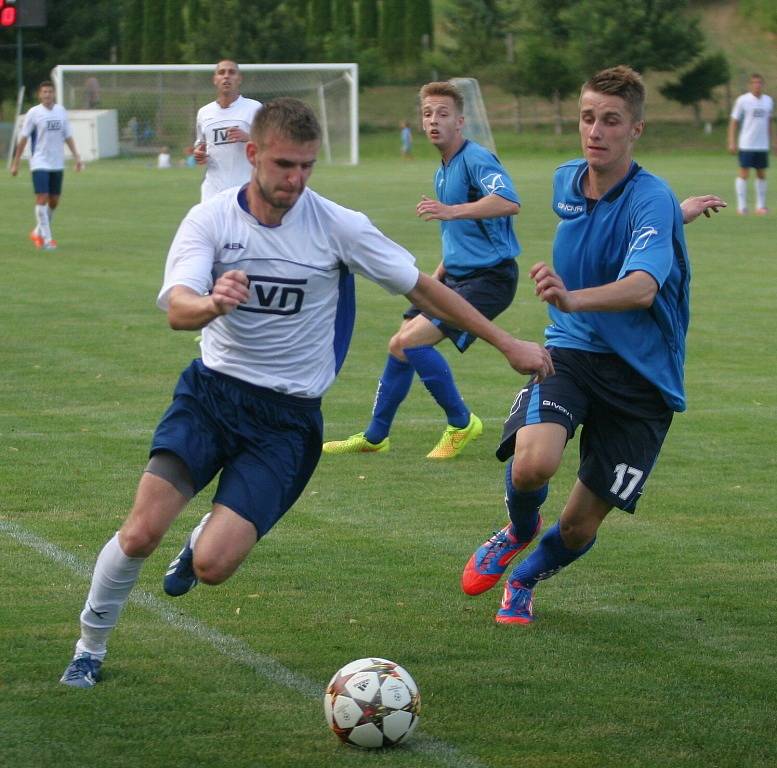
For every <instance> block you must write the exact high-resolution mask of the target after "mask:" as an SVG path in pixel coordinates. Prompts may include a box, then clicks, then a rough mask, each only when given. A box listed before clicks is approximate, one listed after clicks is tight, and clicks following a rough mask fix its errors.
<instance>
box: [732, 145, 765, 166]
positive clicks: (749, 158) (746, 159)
mask: <svg viewBox="0 0 777 768" xmlns="http://www.w3.org/2000/svg"><path fill="white" fill-rule="evenodd" d="M739 167H740V168H755V169H756V170H761V169H762V168H768V167H769V153H768V152H766V151H763V152H758V151H756V150H753V149H740V150H739Z"/></svg>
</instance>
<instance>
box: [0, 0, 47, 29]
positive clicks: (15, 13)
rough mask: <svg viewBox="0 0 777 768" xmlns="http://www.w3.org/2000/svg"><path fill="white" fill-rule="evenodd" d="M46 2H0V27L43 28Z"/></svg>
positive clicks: (15, 0)
mask: <svg viewBox="0 0 777 768" xmlns="http://www.w3.org/2000/svg"><path fill="white" fill-rule="evenodd" d="M45 26H46V0H0V27H2V28H6V27H18V28H25V27H45Z"/></svg>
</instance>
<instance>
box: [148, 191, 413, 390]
mask: <svg viewBox="0 0 777 768" xmlns="http://www.w3.org/2000/svg"><path fill="white" fill-rule="evenodd" d="M232 269H240V270H242V271H244V272H245V273H246V274H247V275H248V279H249V281H250V299H249V300H248V302H247V303H246V304H244V305H240V306H239V307H237V308H236V309H235V310H234V311H232V312H230V313H228V314H226V315H221V316H220V317H217V318H215V319H214V320H212V321H211V322H210V323H209V324H208V325H206V326H205V327H204V328H203V330H202V343H201V351H202V360H203V362H204V363H205V365H206V366H208V368H212V369H214V370H216V371H220V372H221V373H225V374H227V375H229V376H234V377H235V378H238V379H242V380H243V381H247V382H250V383H251V384H255V385H258V386H262V387H267V388H269V389H273V390H276V391H278V392H283V393H285V394H289V395H296V396H299V397H320V396H321V395H323V393H324V392H325V391H326V390H327V389H328V388H329V386H330V385H331V384H332V382H333V381H334V378H335V375H336V373H337V371H338V370H339V368H340V365H342V361H343V359H344V357H345V353H346V351H347V347H348V342H349V341H350V337H351V332H352V330H353V321H354V311H355V300H354V289H353V277H352V275H353V274H360V275H363V276H364V277H367V278H368V279H370V280H372V281H374V282H376V283H378V284H379V285H380V286H382V287H383V288H385V289H386V290H387V291H389V292H390V293H394V294H399V293H402V294H406V293H408V292H409V291H410V290H412V288H413V287H414V286H415V284H416V283H417V282H418V275H419V271H418V268H417V267H416V266H415V259H414V258H413V256H412V255H411V254H410V253H408V251H406V250H405V249H404V248H403V247H402V246H400V245H398V244H397V243H395V242H393V241H392V240H390V239H389V238H388V237H386V236H385V235H384V234H383V233H382V232H381V231H380V230H378V229H377V228H376V227H375V226H374V225H373V224H372V223H371V222H370V220H369V219H368V218H367V217H366V216H365V215H364V214H363V213H359V212H357V211H352V210H350V209H348V208H343V207H342V206H340V205H337V204H336V203H333V202H332V201H331V200H327V199H326V198H324V197H321V195H319V194H317V193H316V192H313V190H311V189H305V191H304V192H303V194H302V195H301V196H300V198H299V200H298V201H297V202H296V203H295V204H294V206H293V207H292V208H291V209H290V210H289V211H287V213H286V214H285V215H284V217H283V219H282V221H281V223H280V224H279V225H278V226H276V227H268V226H264V225H263V224H261V223H260V222H259V221H257V219H256V218H255V217H254V216H252V215H251V213H250V212H249V211H248V203H247V200H246V187H243V188H235V189H231V190H227V191H225V192H221V193H219V194H218V195H216V196H215V197H213V198H211V199H210V200H207V201H205V202H204V203H200V204H199V205H195V206H194V208H192V209H191V210H190V211H189V213H188V214H187V216H186V217H185V218H184V220H183V222H181V225H180V227H179V228H178V232H177V233H176V236H175V239H174V240H173V244H172V245H171V246H170V252H169V253H168V256H167V264H166V267H165V277H164V284H163V286H162V290H161V292H160V293H159V297H158V300H157V303H158V305H159V307H160V308H161V309H165V310H166V309H167V306H168V299H169V294H170V290H171V289H172V288H173V287H174V286H176V285H183V286H187V287H189V288H191V289H192V290H194V291H196V292H197V293H199V294H206V293H208V292H209V291H210V290H211V289H212V287H213V283H214V281H215V280H216V279H218V277H219V276H220V275H222V274H224V273H225V272H227V271H229V270H232Z"/></svg>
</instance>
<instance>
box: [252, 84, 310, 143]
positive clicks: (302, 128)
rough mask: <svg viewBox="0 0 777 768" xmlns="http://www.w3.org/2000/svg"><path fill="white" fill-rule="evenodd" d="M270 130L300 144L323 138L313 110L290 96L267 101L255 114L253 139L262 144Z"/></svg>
mask: <svg viewBox="0 0 777 768" xmlns="http://www.w3.org/2000/svg"><path fill="white" fill-rule="evenodd" d="M268 131H277V132H278V133H280V134H281V135H282V136H284V137H285V138H287V139H291V140H292V141H294V142H297V143H299V144H304V143H306V142H308V141H320V140H321V126H320V125H319V122H318V119H317V118H316V115H315V113H314V112H313V110H312V109H311V108H310V107H309V106H308V105H307V104H305V102H304V101H300V100H299V99H293V98H291V97H289V96H281V97H280V98H277V99H272V100H271V101H266V102H265V103H264V105H263V106H262V108H261V109H260V110H259V111H258V112H257V113H256V115H255V116H254V121H253V123H252V124H251V140H252V141H254V142H256V143H257V144H260V143H261V141H262V139H263V138H264V136H265V134H266V133H267V132H268Z"/></svg>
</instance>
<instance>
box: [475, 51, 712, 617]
mask: <svg viewBox="0 0 777 768" xmlns="http://www.w3.org/2000/svg"><path fill="white" fill-rule="evenodd" d="M644 101H645V88H644V85H643V83H642V80H641V78H640V76H639V74H638V73H637V72H635V71H633V70H632V69H630V68H628V67H624V66H619V67H614V68H612V69H606V70H603V71H602V72H600V73H598V74H597V75H595V76H594V77H592V78H591V79H590V80H589V81H588V82H586V83H585V85H584V86H583V88H582V91H581V95H580V137H581V143H582V149H583V156H584V159H582V160H575V161H572V162H569V163H566V164H564V165H562V166H561V167H560V168H558V170H557V171H556V174H555V177H554V181H553V210H554V211H555V213H556V214H557V216H558V217H559V219H560V223H559V226H558V229H557V231H556V237H555V240H554V243H553V266H552V267H551V266H549V265H547V264H545V263H543V262H540V263H538V264H535V265H534V266H533V267H532V269H531V271H530V275H531V277H532V279H533V280H534V282H535V284H536V286H535V291H536V294H537V295H538V296H539V297H540V298H541V299H542V300H543V301H545V302H547V303H548V305H549V309H548V311H549V315H550V325H548V327H547V329H546V338H547V346H548V348H549V349H550V350H551V356H552V358H553V364H554V368H555V374H554V375H553V376H551V377H549V378H547V379H546V380H544V381H542V382H537V381H530V382H529V383H527V385H526V386H525V387H524V389H523V390H521V392H520V393H519V394H518V396H517V397H516V400H515V402H514V404H513V407H512V410H511V412H510V415H509V416H508V418H507V421H506V422H505V427H504V432H503V437H502V442H501V445H500V446H499V449H498V451H497V456H498V457H499V458H500V459H502V460H505V459H508V458H510V457H511V456H512V457H513V458H512V459H511V460H510V461H509V462H508V465H507V472H506V478H505V479H506V504H507V510H508V514H509V518H510V523H509V524H508V525H507V526H506V527H505V528H504V529H503V530H501V531H499V532H497V533H496V534H494V536H492V537H491V538H490V539H489V540H488V541H486V542H485V543H484V544H483V545H482V546H481V547H480V548H479V549H478V550H476V552H475V553H474V554H473V555H472V557H471V558H470V560H469V562H468V563H467V565H466V567H465V569H464V572H463V574H462V588H463V590H464V591H465V592H466V593H467V594H470V595H476V594H479V593H481V592H484V591H486V590H487V589H490V588H491V587H493V586H494V585H495V584H496V583H497V582H498V581H499V578H500V577H501V575H502V573H503V572H504V570H505V569H506V567H507V565H508V563H509V562H510V560H512V558H513V557H514V556H515V555H516V554H517V553H518V552H520V551H521V550H522V549H524V548H525V547H526V546H528V544H529V543H530V542H531V541H532V540H533V538H534V537H535V536H536V535H537V534H538V532H539V530H540V528H541V526H542V519H541V517H540V507H541V505H542V503H543V502H544V501H545V498H546V496H547V493H548V482H549V480H550V479H551V478H552V477H553V475H554V474H555V473H556V471H557V470H558V468H559V465H560V463H561V459H562V455H563V452H564V449H565V447H566V445H567V442H568V441H569V440H570V439H571V437H572V436H573V435H574V433H575V431H576V429H577V427H578V426H582V433H581V438H580V466H579V470H578V477H577V481H576V482H575V484H574V486H573V488H572V491H571V493H570V495H569V498H568V500H567V502H566V505H565V506H564V509H563V511H562V513H561V516H560V518H559V520H558V522H557V523H556V524H555V525H553V526H552V527H551V528H550V529H549V530H548V531H547V532H546V533H545V534H544V536H543V537H542V539H541V540H540V542H539V544H538V546H537V548H536V549H535V550H534V551H533V552H532V553H531V554H530V555H529V556H528V557H527V558H526V559H524V560H523V562H521V563H520V564H519V565H518V566H517V567H516V568H515V569H514V570H513V571H512V573H511V574H510V576H509V577H508V579H507V582H506V584H505V589H504V596H503V599H502V604H501V608H500V609H499V611H498V613H497V615H496V621H497V622H499V623H506V624H510V623H519V624H528V623H530V622H532V621H533V620H534V615H533V607H532V597H533V590H534V587H535V585H536V584H537V583H538V581H540V580H541V579H546V578H549V577H550V576H552V575H553V574H555V573H557V572H558V571H559V570H561V569H562V568H563V567H564V566H566V565H569V564H570V563H572V562H573V561H575V560H576V559H577V558H579V557H581V556H582V555H584V554H585V553H586V552H587V551H588V550H589V549H590V548H591V547H592V546H593V544H594V541H595V540H596V533H597V530H598V528H599V526H600V525H601V523H602V521H603V520H604V518H605V517H606V516H607V514H608V512H609V511H610V510H611V509H612V508H613V507H618V508H619V509H623V510H625V511H627V512H633V511H634V508H635V506H636V504H637V501H638V499H639V497H640V495H641V493H642V488H643V486H644V484H645V481H646V480H647V477H648V475H649V474H650V471H651V469H652V468H653V465H654V464H655V462H656V459H657V458H658V453H659V451H660V448H661V444H662V442H663V440H664V437H665V436H666V433H667V431H668V429H669V425H670V424H671V422H672V416H673V413H674V412H675V411H683V410H685V391H684V383H683V371H684V361H685V335H686V331H687V328H688V320H689V280H690V275H691V268H690V263H689V260H688V252H687V249H686V245H685V238H684V235H683V219H684V216H685V219H686V220H687V221H690V220H691V219H693V218H695V217H696V216H698V215H699V213H700V212H705V213H706V212H707V209H708V208H710V207H711V208H713V209H716V208H717V207H719V206H721V205H722V201H721V200H720V199H719V198H715V197H714V196H706V197H701V198H693V199H691V200H689V201H686V203H684V204H683V205H684V206H686V207H687V209H688V210H686V211H683V210H682V209H681V207H680V205H679V204H678V202H677V200H676V199H675V197H674V195H673V193H672V191H671V190H670V189H669V187H668V186H667V185H666V183H665V182H664V181H662V180H661V179H659V178H658V177H656V176H654V175H652V174H650V173H648V172H647V171H645V170H644V169H642V168H640V166H639V165H637V164H636V163H635V162H634V161H633V160H632V153H633V150H634V144H635V142H636V141H637V139H639V137H640V135H641V134H642V130H643V127H644V120H643V109H644Z"/></svg>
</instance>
